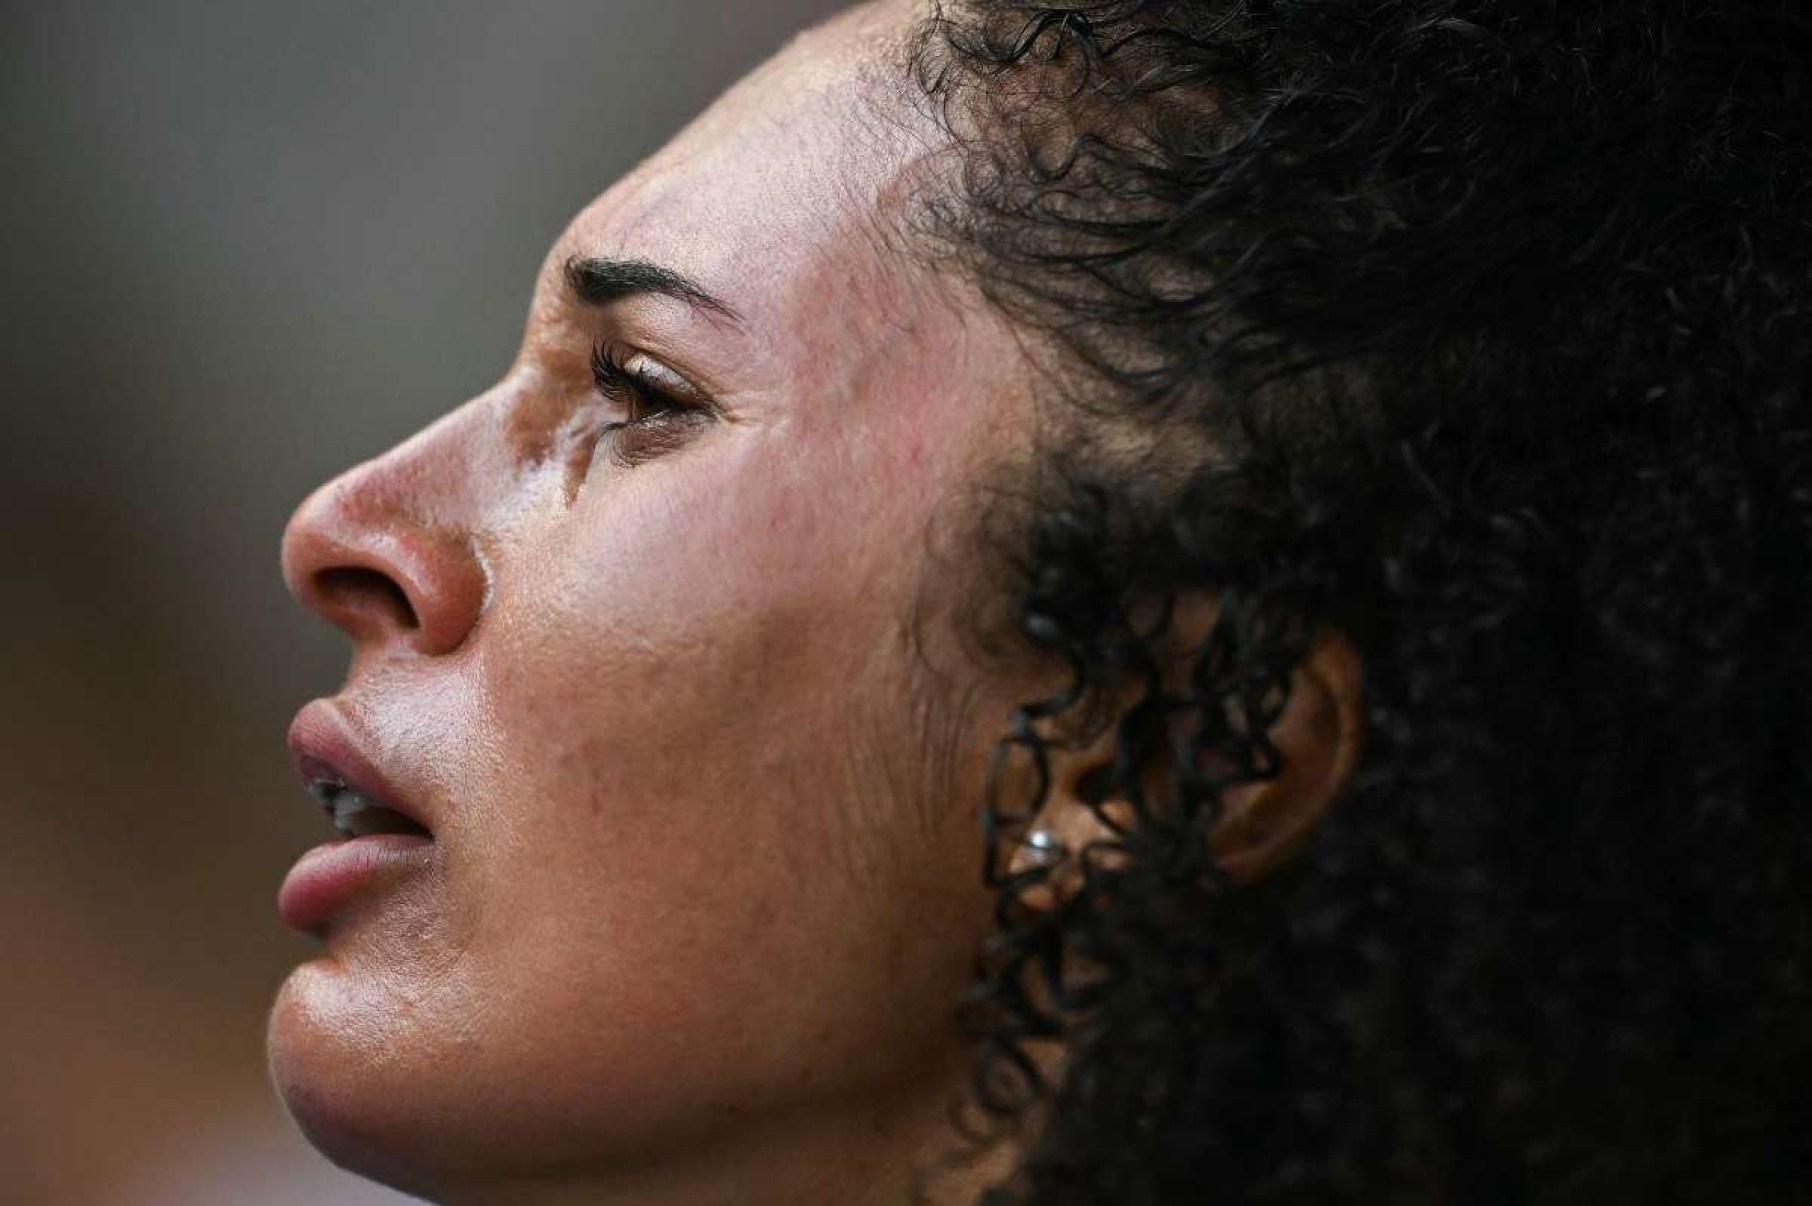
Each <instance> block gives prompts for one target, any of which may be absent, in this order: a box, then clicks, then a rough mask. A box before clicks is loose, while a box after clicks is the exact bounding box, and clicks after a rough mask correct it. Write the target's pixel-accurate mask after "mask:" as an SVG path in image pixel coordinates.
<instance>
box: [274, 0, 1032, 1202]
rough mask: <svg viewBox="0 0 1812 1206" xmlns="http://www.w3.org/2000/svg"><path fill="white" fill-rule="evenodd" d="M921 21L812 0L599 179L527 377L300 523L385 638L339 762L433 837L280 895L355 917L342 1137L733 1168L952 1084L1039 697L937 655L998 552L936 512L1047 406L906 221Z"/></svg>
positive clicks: (340, 932) (324, 597) (305, 1000)
mask: <svg viewBox="0 0 1812 1206" xmlns="http://www.w3.org/2000/svg"><path fill="white" fill-rule="evenodd" d="M913 18H914V13H913V12H912V10H911V9H910V8H909V7H907V6H901V5H890V6H886V7H882V8H878V9H867V10H863V11H862V12H861V13H859V14H855V15H851V16H846V17H845V18H843V19H841V20H839V21H838V22H836V23H834V24H833V25H832V26H830V27H827V28H826V29H823V30H820V31H818V32H816V33H814V34H812V35H809V36H808V37H807V38H805V39H803V40H802V41H800V42H798V43H796V44H794V45H793V46H791V47H790V48H789V49H787V50H786V51H785V52H784V53H783V54H782V55H781V56H780V57H779V58H778V59H776V60H775V61H774V62H773V63H771V64H770V65H768V66H767V67H765V68H763V69H762V70H760V71H758V72H757V73H756V74H755V75H754V76H753V77H752V78H751V79H749V80H748V81H746V82H744V83H743V84H742V85H740V86H739V87H737V88H736V89H735V90H734V91H733V92H731V93H730V94H729V95H728V96H727V97H725V98H724V99H723V100H722V101H721V102H719V104H718V105H717V106H716V107H715V108H713V109H712V110H711V111H710V112H709V113H707V114H706V115H705V116H704V117H702V118H701V119H700V120H699V121H698V122H697V123H696V124H695V125H694V126H693V127H692V128H691V129H689V130H688V131H686V132H685V133H684V134H683V135H681V136H680V137H679V138H678V139H677V140H676V141H675V142H674V143H673V144H672V145H670V146H669V147H667V148H666V149H665V150H663V151H662V152H661V153H659V154H658V155H657V156H655V157H654V159H652V160H651V161H650V162H649V163H647V164H646V165H644V166H643V167H642V168H640V169H639V170H637V171H636V172H635V173H633V174H632V175H631V176H630V177H628V178H627V179H625V180H623V181H622V182H620V183H619V184H617V185H615V186H614V187H612V188H611V189H610V190H609V191H608V192H606V193H605V194H604V195H603V196H601V197H600V198H598V199H597V200H596V201H595V202H594V203H593V204H592V205H591V206H590V207H588V208H587V209H586V210H585V211H584V212H583V213H582V214H580V215H579V217H578V218H577V219H576V220H575V221H574V222H573V224H572V226H571V227H570V229H568V230H567V231H566V233H565V234H564V235H563V236H562V237H561V238H560V239H559V241H558V242H557V243H556V244H555V245H554V247H553V249H552V250H551V252H550V254H549V255H548V257H547V260H546V264H545V267H544V268H543V270H542V272H541V274H540V277H539V281H538V283H537V287H536V292H535V298H534V302H533V307H532V311H531V314H530V317H529V322H528V327H527V331H526V335H525V338H524V341H523V344H522V349H521V353H520V355H519V357H518V359H517V361H516V363H515V364H514V365H513V366H512V367H511V369H510V370H509V372H508V374H507V375H506V376H505V377H504V379H503V380H502V381H501V382H500V383H499V384H498V385H497V386H496V387H495V388H493V389H491V390H490V391H489V392H487V393H485V394H484V395H482V396H481V397H479V398H477V399H475V400H473V401H472V402H470V403H468V404H466V405H465V406H463V407H461V408H459V409H458V410H455V411H454V412H452V413H451V414H449V415H447V416H446V417H445V418H443V419H441V420H440V421H439V422H438V423H436V424H434V425H433V426H432V427H430V428H428V429H427V430H425V431H423V432H422V433H420V434H419V435H417V436H416V437H415V438H414V439H412V440H410V441H408V442H407V443H405V444H403V445H402V446H400V447H398V448H396V449H394V450H392V451H391V452H389V453H388V454H386V455H385V456H383V457H381V458H379V459H377V460H375V461H372V462H370V463H368V464H366V465H363V466H360V467H359V468H357V469H355V470H353V471H351V472H350V473H348V474H346V475H345V476H344V477H342V478H340V479H339V480H337V481H335V482H332V483H330V484H329V485H328V486H326V487H325V488H323V489H322V490H321V491H320V492H319V493H317V494H316V495H315V496H314V497H313V498H311V499H310V500H309V501H308V502H307V503H306V504H305V505H304V506H303V507H302V508H301V510H300V511H299V512H298V513H297V515H296V517H295V519H294V521H293V522H292V525H291V528H290V531H289V533H288V535H287V538H286V542H285V548H284V565H285V570H286V573H287V575H288V577H289V579H290V582H291V584H292V587H293V589H294V590H295V591H296V592H297V594H298V595H299V596H300V597H301V598H302V599H303V600H304V601H306V602H307V603H308V604H309V605H310V606H311V607H313V608H314V609H315V610H317V611H319V612H320V613H322V614H323V615H325V616H326V617H328V618H329V619H331V620H332V621H333V622H334V623H335V624H337V625H339V626H340V627H341V628H342V629H344V630H345V631H346V633H347V634H348V635H349V636H350V637H351V639H352V641H353V643H354V648H355V655H354V659H353V664H352V669H351V672H350V675H349V677H348V679H347V682H346V684H345V686H344V688H343V690H342V691H341V692H340V693H339V694H338V695H336V696H335V697H333V698H332V699H331V700H327V701H324V702H319V703H316V704H314V705H311V706H310V707H309V708H308V709H306V710H305V711H304V713H303V714H302V716H301V717H299V718H298V721H297V724H296V727H295V730H294V732H293V733H292V743H293V744H294V746H295V747H296V752H297V756H298V761H299V763H300V764H301V766H302V768H303V771H304V775H305V777H308V778H310V779H311V780H320V781H323V782H324V783H326V784H328V785H329V786H330V787H338V786H345V787H348V788H351V789H355V790H358V791H361V792H363V793H365V794H366V795H369V796H373V797H376V798H378V799H380V800H383V801H385V802H388V803H392V804H394V805H395V806H396V807H397V808H398V809H400V810H401V811H404V812H407V813H409V814H411V815H413V816H414V817H415V818H416V819H417V820H418V821H420V822H421V824H422V825H424V826H425V827H426V828H427V829H428V830H430V831H431V834H432V841H431V843H422V842H420V841H419V840H417V839H411V838H407V837H402V838H395V837H393V838H378V839H370V838H365V839H360V841H359V842H358V843H354V845H357V846H359V848H360V849H362V850H368V851H371V852H372V853H370V854H368V855H367V856H366V857H365V862H364V863H363V864H362V865H361V866H360V867H355V868H353V869H352V870H351V871H348V870H347V869H346V868H345V867H344V866H341V865H339V864H335V865H333V866H332V867H329V868H328V870H326V871H321V870H320V869H319V868H316V873H315V874H313V876H312V878H311V877H310V875H307V874H301V872H299V873H298V875H299V876H300V878H299V879H298V877H297V876H292V882H291V884H290V885H289V886H288V887H286V890H285V897H284V901H283V907H284V909H285V912H286V914H287V915H288V916H289V918H290V920H291V922H292V924H296V925H298V926H301V927H302V928H306V929H309V930H312V931H313V932H315V933H316V934H317V935H318V936H319V937H320V938H321V940H322V942H323V944H324V950H323V952H322V954H321V956H320V957H319V958H317V959H315V960H313V961H312V962H309V963H307V964H306V965H304V966H302V967H301V968H299V969H298V970H296V971H295V972H294V973H293V974H292V975H291V976H290V977H289V979H288V981H287V983H286V984H285V985H284V987H283V990H282V993H281V995H280V998H279V1000H278V1003H277V1006H276V1009H275V1012H274V1014H273V1017H272V1021H271V1033H270V1041H271V1050H272V1060H273V1067H274V1072H275V1076H276V1078H277V1081H278V1083H279V1086H280V1088H281V1089H282V1091H283V1093H284V1095H285V1097H286V1099H287V1101H288V1103H289V1105H290V1107H291V1109H292V1110H293V1112H294V1113H295V1114H296V1116H297V1117H298V1119H299V1120H300V1121H301V1123H302V1124H303V1125H304V1126H305V1128H307V1129H308V1131H309V1132H310V1133H311V1135H312V1136H313V1137H314V1138H315V1140H316V1141H317V1142H318V1143H319V1144H320V1145H321V1146H322V1147H323V1148H324V1150H326V1151H327V1152H328V1153H329V1154H330V1155H332V1156H333V1157H335V1158H336V1159H337V1160H339V1161H341V1162H342V1163H346V1164H348V1165H350V1166H351V1167H353V1168H355V1169H358V1170H360V1171H364V1172H368V1173H371V1174H373V1175H377V1176H379V1177H382V1178H384V1179H387V1180H391V1181H393V1182H395V1183H398V1184H401V1185H405V1186H408V1187H412V1188H416V1189H418V1190H420V1191H422V1192H434V1193H444V1192H447V1191H448V1187H450V1186H454V1185H458V1186H462V1187H469V1186H480V1185H493V1186H498V1187H501V1186H504V1185H506V1184H511V1183H515V1182H519V1181H528V1180H531V1179H533V1178H535V1177H536V1176H538V1175H540V1174H542V1173H544V1172H546V1171H547V1170H550V1169H560V1170H568V1171H570V1170H583V1169H588V1168H592V1167H598V1168H612V1167H619V1166H620V1167H624V1168H627V1167H631V1166H640V1167H653V1166H657V1165H659V1164H660V1163H661V1161H662V1160H664V1159H665V1158H666V1155H667V1154H668V1153H682V1152H683V1153H685V1155H684V1156H675V1159H678V1160H681V1161H682V1162H684V1161H693V1162H696V1163H697V1164H698V1165H699V1168H700V1169H701V1172H702V1170H703V1169H704V1168H707V1167H709V1166H711V1165H712V1163H713V1161H718V1162H720V1163H721V1162H728V1161H731V1160H740V1159H742V1158H743V1156H742V1155H737V1153H738V1152H743V1153H744V1154H746V1151H755V1150H761V1151H768V1152H772V1153H773V1158H774V1159H777V1160H779V1159H787V1158H791V1157H788V1156H786V1155H785V1153H784V1145H782V1144H775V1143H772V1142H770V1140H771V1138H772V1136H773V1135H775V1134H778V1133H780V1131H781V1130H782V1129H784V1128H786V1127H788V1126H790V1125H792V1124H793V1123H795V1122H800V1121H801V1120H812V1119H816V1120H820V1121H826V1122H827V1125H834V1126H835V1127H842V1128H847V1129H849V1130H850V1131H851V1132H852V1133H857V1132H859V1133H861V1134H862V1135H864V1136H867V1137H868V1138H869V1139H871V1140H872V1139H876V1138H877V1137H878V1138H879V1141H880V1142H881V1143H885V1142H887V1141H888V1139H887V1137H888V1136H894V1135H897V1136H899V1140H898V1142H899V1144H900V1145H902V1147H904V1146H905V1145H909V1144H910V1143H911V1142H913V1141H914V1139H913V1138H911V1137H912V1136H916V1135H918V1134H919V1133H920V1132H921V1131H922V1130H923V1128H924V1126H925V1125H926V1122H927V1119H933V1118H938V1117H941V1116H942V1114H943V1111H945V1109H946V1108H947V1105H948V1102H949V1097H950V1089H951V1086H952V1084H953V1083H954V1082H953V1080H952V1077H953V1075H954V1072H953V1069H954V1067H955V1066H956V1062H957V1053H956V1050H955V1046H954V1040H953V1037H952V1035H951V1028H950V1022H949V1018H950V1010H951V1006H952V1003H953V1002H954V1001H955V1000H956V999H957V998H958V997H959V996H960V993H961V988H962V985H963V984H964V982H965V980H966V978H967V974H968V970H969V965H970V961H971V959H972V957H973V953H974V951H975V950H976V948H977V946H978V944H979V942H980V938H981V935H982V934H983V932H984V930H985V927H986V920H987V918H986V909H987V899H986V897H985V896H984V894H983V892H982V890H981V887H980V884H979V880H978V860H977V851H978V844H979V840H978V836H977V833H976V828H975V821H974V819H973V815H972V811H971V808H972V801H973V799H974V790H975V784H976V783H977V782H978V781H979V779H980V777H981V773H982V772H981V764H982V761H983V759H984V756H985V752H986V749H987V747H988V746H989V745H991V743H992V740H991V739H992V735H993V734H994V733H995V732H996V731H997V730H998V722H999V718H1000V716H1001V715H1003V714H1004V711H1005V708H1006V706H1007V704H1008V703H1010V699H1009V695H1010V694H1011V693H1010V692H1007V691H1003V692H1002V695H1001V698H999V699H992V698H984V697H982V696H980V695H976V694H973V693H972V694H970V695H969V696H966V697H961V698H958V697H957V696H956V695H955V694H954V693H953V691H952V689H951V688H950V687H949V686H948V685H943V686H940V683H942V682H943V680H942V679H940V678H939V677H938V676H937V675H935V674H934V673H932V672H931V671H930V669H929V668H928V667H930V666H935V665H936V664H938V663H939V661H940V658H942V659H949V658H956V657H959V656H960V654H958V653H957V652H956V648H957V643H956V641H955V640H954V639H952V638H953V634H954V633H955V631H956V628H955V626H954V624H953V623H952V620H951V618H950V616H949V615H948V613H947V609H949V608H960V607H962V606H963V605H964V602H965V600H966V599H967V598H970V597H972V595H973V592H974V590H975V589H978V587H977V586H975V585H974V584H970V583H966V582H964V581H962V580H961V579H962V578H963V573H962V568H961V563H960V561H958V562H946V561H941V560H937V559H933V558H930V557H929V556H928V542H930V541H931V540H932V536H933V534H932V529H933V527H934V525H935V524H936V523H937V522H938V521H939V520H940V518H941V519H943V520H944V521H949V520H950V519H951V518H952V517H951V516H950V511H951V509H952V508H953V507H957V506H960V505H961V503H962V497H963V491H964V488H965V486H966V485H967V484H969V483H971V482H973V481H974V480H975V478H976V476H977V474H978V473H979V472H981V471H982V470H983V469H984V468H985V467H986V466H989V465H993V464H999V463H1001V462H1003V461H1005V460H1010V459H1011V457H1012V455H1013V450H1014V449H1015V448H1016V447H1017V446H1018V444H1019V443H1021V442H1023V437H1022V436H1020V435H1018V434H1016V433H1020V432H1023V431H1026V430H1028V429H1029V414H1028V411H1027V409H1026V405H1025V403H1024V402H1023V400H1022V395H1021V387H1020V384H1019V383H1020V381H1021V379H1022V377H1023V369H1022V368H1021V367H1020V366H1021V364H1022V362H1021V360H1020V358H1019V355H1018V353H1017V352H1016V350H1015V345H1014V343H1013V341H1012V339H1011V338H1010V337H1009V334H1008V332H1007V331H1006V329H1005V328H1004V327H1003V326H1002V325H1001V324H1000V323H999V321H998V320H997V319H994V318H992V317H989V316H988V315H987V314H986V312H985V311H983V310H981V309H979V308H975V307H971V306H968V305H966V304H964V303H962V302H961V301H959V300H956V299H955V297H954V294H953V292H952V291H951V290H950V289H948V288H946V287H943V286H938V285H934V284H933V283H932V281H931V280H930V278H929V277H928V276H927V275H925V274H924V272H923V271H922V270H918V269H915V268H914V267H913V266H912V265H911V263H910V262H909V261H908V260H907V259H906V257H905V256H904V255H903V254H902V253H900V252H898V251H893V250H889V248H888V239H889V238H890V237H891V233H890V232H891V228H890V226H889V223H890V222H891V221H893V220H894V219H893V212H892V210H891V208H890V205H891V204H893V203H894V202H895V201H896V200H897V196H896V193H895V192H894V190H898V189H900V188H902V186H903V183H904V180H905V176H906V173H907V172H908V170H909V168H910V166H911V164H912V163H913V161H914V158H915V156H916V155H919V154H922V153H923V150H924V149H925V146H926V145H927V142H928V140H929V137H930V134H929V130H928V129H927V130H920V128H919V126H918V124H917V122H918V119H917V118H916V116H915V115H914V114H913V113H912V111H911V109H910V107H909V105H908V103H907V102H906V100H905V99H904V94H903V92H901V93H900V95H899V96H898V97H896V96H895V92H896V90H899V89H903V87H904V85H905V81H904V80H897V79H896V78H895V77H896V76H898V74H899V72H898V71H897V70H896V68H895V66H894V62H893V58H891V57H889V55H890V51H889V49H888V48H889V47H890V46H892V45H893V44H894V43H895V42H897V40H898V39H899V38H901V37H903V36H904V35H905V33H906V32H907V30H908V28H909V26H910V23H911V21H912V20H913ZM981 399H986V405H982V404H979V400H981ZM920 643H922V645H923V647H922V648H919V647H917V646H918V645H919V644H920ZM298 806H301V805H298ZM344 851H345V847H342V848H341V849H340V850H339V851H337V852H335V853H333V854H331V855H328V856H327V857H328V858H330V859H338V860H340V863H344V862H345V861H346V858H347V856H346V854H345V853H344ZM314 857H317V856H311V858H314ZM307 871H309V867H308V866H307V864H306V863H305V865H304V867H303V868H302V872H307ZM828 1120H834V1122H829V1121H828ZM745 1149H746V1150H745ZM870 1150H871V1151H872V1150H873V1145H871V1148H870ZM705 1153H715V1154H714V1155H707V1154H705ZM896 1163H898V1164H899V1165H900V1166H901V1167H902V1168H904V1167H905V1166H906V1165H907V1164H909V1163H910V1160H909V1159H908V1158H907V1157H906V1156H904V1155H902V1156H901V1157H900V1158H899V1159H898V1160H897V1161H896ZM823 1171H824V1175H825V1176H826V1177H827V1178H828V1180H827V1184H836V1183H838V1182H837V1179H836V1178H837V1176H838V1175H839V1174H838V1172H837V1170H835V1169H832V1168H829V1167H827V1168H825V1169H824V1170H823ZM611 1200H614V1199H611Z"/></svg>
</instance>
